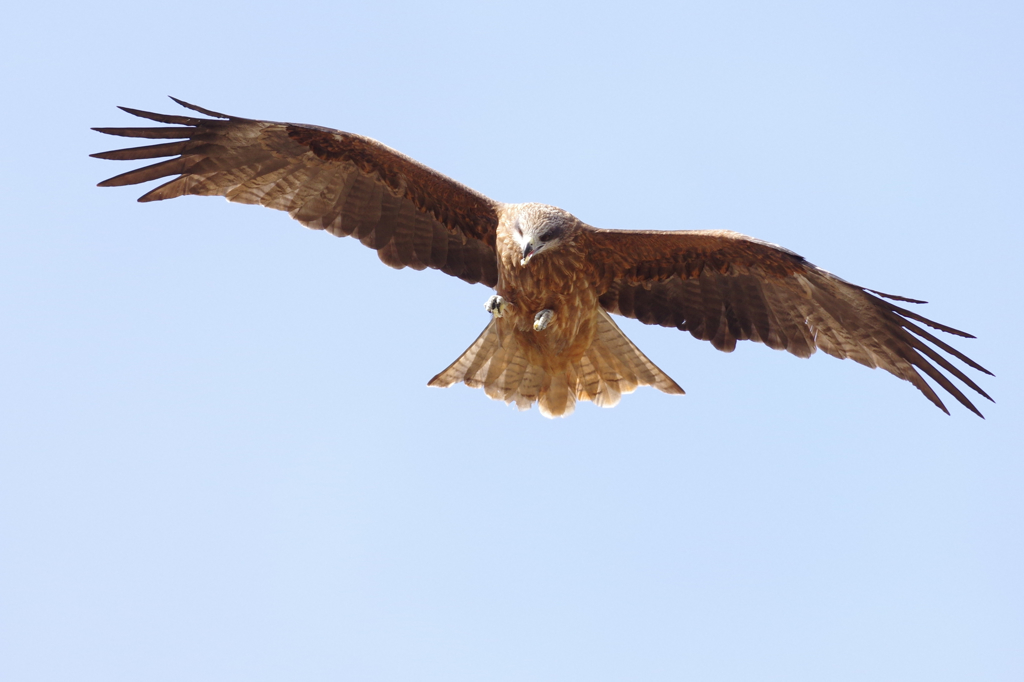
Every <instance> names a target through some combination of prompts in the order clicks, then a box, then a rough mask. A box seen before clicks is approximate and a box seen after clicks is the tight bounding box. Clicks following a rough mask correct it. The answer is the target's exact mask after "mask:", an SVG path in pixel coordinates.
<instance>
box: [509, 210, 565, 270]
mask: <svg viewBox="0 0 1024 682" xmlns="http://www.w3.org/2000/svg"><path fill="white" fill-rule="evenodd" d="M502 222H503V223H505V226H506V229H507V230H508V234H509V236H510V237H511V238H512V241H514V242H515V243H516V245H517V246H518V247H519V250H520V253H521V260H520V263H519V264H520V265H523V266H525V265H526V264H527V263H529V262H530V261H531V260H533V258H534V257H535V256H536V255H537V254H539V253H544V252H547V251H551V250H553V249H556V248H558V246H559V245H560V244H562V243H563V242H564V241H565V240H566V239H567V238H569V237H570V236H571V235H572V234H573V233H574V232H575V228H576V226H577V225H578V224H579V221H578V220H577V219H576V217H575V216H573V215H572V214H571V213H569V212H567V211H563V210H562V209H560V208H557V207H555V206H548V205H546V204H515V205H512V206H507V207H506V209H505V215H504V216H503V217H502Z"/></svg>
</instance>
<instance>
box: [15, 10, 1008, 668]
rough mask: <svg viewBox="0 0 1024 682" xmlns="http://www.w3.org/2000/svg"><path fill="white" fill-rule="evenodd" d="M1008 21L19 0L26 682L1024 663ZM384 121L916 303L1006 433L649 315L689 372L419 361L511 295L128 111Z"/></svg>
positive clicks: (628, 213)
mask: <svg viewBox="0 0 1024 682" xmlns="http://www.w3.org/2000/svg"><path fill="white" fill-rule="evenodd" d="M1022 29H1024V9H1022V7H1021V5H1020V3H1012V2H984V1H977V0H975V1H973V2H938V3H936V2H900V1H896V2H894V1H892V0H887V1H886V2H828V3H811V2H784V3H757V2H747V3H744V2H730V1H725V2H715V3H672V4H665V5H641V6H633V5H622V6H612V5H596V6H595V5H593V4H589V3H588V4H582V3H581V4H579V5H559V6H549V5H548V4H546V3H536V4H534V3H523V2H521V3H516V4H514V5H509V6H507V7H505V8H497V7H496V6H492V5H490V4H487V5H485V4H484V3H441V4H436V5H433V6H428V5H426V4H424V3H397V2H396V3H369V2H367V3H359V4H358V5H357V4H355V3H319V4H318V3H309V4H306V5H304V6H301V7H299V6H295V7H289V6H288V5H287V4H282V3H264V2H261V1H260V0H256V1H254V2H248V3H229V4H224V3H217V2H191V1H188V0H186V1H184V2H177V3H171V4H168V3H137V2H135V3H125V2H108V3H104V4H103V5H102V6H99V5H96V6H93V5H87V4H77V3H75V4H66V5H61V4H59V3H58V4H56V5H54V4H40V3H20V4H17V5H16V6H12V7H10V8H8V9H7V10H5V12H4V28H3V30H2V34H3V39H2V40H0V58H2V59H0V64H2V66H0V92H2V93H3V101H4V106H3V108H2V111H3V113H2V114H0V116H2V121H3V129H4V135H5V143H4V154H3V158H2V160H0V181H2V187H3V196H4V199H5V201H4V202H3V203H4V211H5V218H4V221H3V222H4V225H3V229H2V230H0V678H2V679H4V680H12V681H14V680H18V681H19V682H21V681H36V680H39V681H42V680H46V681H51V680H52V681H58V680H60V681H65V680H77V681H87V680H89V681H91V680H96V681H102V682H121V681H126V682H127V681H129V680H130V681H133V682H134V681H136V680H147V681H154V682H155V681H162V680H167V681H171V680H173V681H180V680H190V681H191V680H195V681H202V680H216V681H218V682H228V681H234V680H238V681H245V682H256V681H261V680H304V681H316V680H352V681H359V682H362V681H370V682H376V681H381V682H385V681H392V680H394V681H407V680H417V681H423V680H439V681H444V682H461V681H464V680H465V681H474V682H475V681H480V680H487V681H491V680H494V681H510V682H512V681H519V680H530V681H548V680H551V681H555V680H581V681H582V680H585V681H587V682H604V681H620V680H621V681H626V680H630V681H632V680H644V681H645V682H660V681H662V680H665V681H669V680H672V681H676V680H723V681H725V680H727V681H732V680H753V681H757V682H764V681H766V680H785V681H787V682H799V681H808V682H820V681H821V680H828V681H829V682H836V681H847V680H849V681H863V680H899V681H901V682H905V681H907V680H927V681H928V682H941V681H945V680H950V681H953V680H956V681H961V680H968V679H974V680H997V681H1002V680H1007V681H1010V680H1021V679H1024V647H1022V643H1024V588H1022V580H1021V576H1022V575H1024V541H1022V538H1024V534H1022V520H1024V513H1022V512H1024V502H1022V495H1021V490H1022V487H1024V486H1022V484H1024V480H1022V479H1024V428H1022V424H1021V419H1022V417H1024V405H1022V400H1021V397H1020V394H1021V388H1022V374H1024V372H1022V366H1021V362H1020V360H1019V357H1020V349H1019V345H1020V338H1021V336H1022V332H1024V330H1022V323H1021V311H1022V304H1021V301H1020V298H1019V296H1020V288H1021V287H1020V269H1021V264H1020V258H1021V257H1020V254H1021V253H1022V247H1024V244H1022V238H1021V225H1022V218H1024V202H1022V196H1024V191H1022V190H1024V89H1022V87H1021V85H1022V81H1021V73H1022V72H1024V40H1022V39H1021V36H1022V34H1024V30H1022ZM166 95H174V96H177V97H181V98H184V99H186V100H189V101H193V102H195V103H197V104H200V105H202V106H206V107H209V108H212V109H215V110H220V111H225V112H228V113H231V114H236V115H241V116H250V117H256V118H269V119H275V120H288V121H296V122H303V123H316V124H320V125H325V126H330V127H336V128H341V129H344V130H350V131H353V132H358V133H361V134H365V135H369V136H371V137H374V138H376V139H379V140H381V141H383V142H385V143H386V144H388V145H391V146H392V147H395V148H396V149H399V150H401V151H403V152H405V153H407V154H409V155H410V156H412V157H414V158H416V159H418V160H420V161H422V162H424V163H426V164H428V165H430V166H433V167H435V168H437V169H439V170H441V171H442V172H445V173H447V174H449V175H451V176H452V177H454V178H456V179H458V180H460V181H462V182H464V183H466V184H468V185H470V186H472V187H474V188H475V189H478V190H480V191H482V192H484V193H485V194H487V195H489V196H491V197H493V198H495V199H498V200H502V201H541V202H546V203H552V204H556V205H559V206H562V207H564V208H566V209H567V210H569V211H571V212H573V213H575V214H576V215H578V216H579V217H580V218H581V219H583V220H585V221H587V222H589V223H591V224H593V225H597V226H600V227H610V228H626V229H628V228H634V229H635V228H647V229H651V228H655V229H696V228H722V229H732V230H737V231H740V232H744V233H747V234H751V235H754V236H757V237H760V238H762V239H766V240H769V241H772V242H776V243H779V244H782V245H784V246H786V247H788V248H791V249H793V250H795V251H796V252H798V253H800V254H802V255H804V256H806V257H807V258H808V259H810V260H811V261H813V262H815V263H817V264H819V265H820V266H822V267H824V268H826V269H828V270H830V271H832V272H835V273H836V274H838V275H840V276H842V277H844V278H846V279H848V280H851V281H853V282H856V283H858V284H862V285H865V286H869V287H871V288H876V289H880V290H882V291H888V292H892V293H896V294H903V295H906V296H912V297H916V298H923V299H926V300H929V301H931V304H930V305H928V306H926V307H925V309H924V310H923V311H922V312H924V313H925V314H927V315H928V316H929V317H932V318H934V319H936V320H939V321H941V322H944V323H947V324H950V325H953V326H956V327H959V328H962V329H965V330H967V331H970V332H972V333H974V334H976V335H977V336H978V339H977V340H960V341H957V343H956V345H957V346H958V347H959V348H961V349H962V350H964V351H966V352H967V353H968V354H969V355H971V356H972V357H973V358H975V359H976V360H978V361H979V362H980V363H982V364H983V365H985V366H987V367H989V368H990V369H992V370H993V371H994V372H995V373H996V375H997V377H996V378H994V379H992V378H989V377H983V378H982V379H981V383H982V385H983V387H984V388H985V389H986V390H988V391H989V392H990V393H991V394H992V395H993V396H994V397H995V398H996V400H997V401H998V402H997V404H995V405H992V404H990V403H987V402H984V401H983V403H979V406H980V407H981V409H982V410H983V411H984V412H985V414H986V416H987V420H984V421H983V420H981V419H978V418H977V417H975V416H973V415H972V414H970V413H969V412H967V411H966V410H964V409H962V408H960V407H959V406H957V405H955V403H952V404H951V410H952V412H953V414H952V416H950V417H947V416H946V415H944V414H942V413H941V412H939V411H938V410H936V409H935V408H934V407H932V406H931V405H930V404H929V403H928V402H927V401H926V400H925V399H924V398H922V397H921V396H920V395H919V394H918V392H917V391H916V390H914V389H913V388H912V387H911V386H910V385H909V384H906V383H904V382H900V381H898V380H896V379H895V378H893V377H891V376H889V375H886V374H883V373H882V372H879V371H870V370H868V369H866V368H864V367H861V366H859V365H856V364H854V363H852V362H840V361H837V360H834V359H832V358H829V357H827V356H824V355H821V354H819V355H818V356H815V357H814V358H812V359H810V360H799V359H797V358H794V357H791V356H788V355H786V354H784V353H779V352H775V351H771V350H768V349H765V348H763V347H758V346H754V345H752V344H744V345H741V346H740V348H738V349H737V350H736V352H734V353H732V354H724V353H719V352H717V351H715V350H714V349H713V348H712V347H711V346H710V345H709V344H702V343H700V342H697V341H696V340H694V339H693V338H692V337H690V336H689V335H688V334H684V333H678V332H672V331H669V330H665V329H660V328H645V327H642V325H639V324H636V323H633V322H631V321H624V322H623V328H624V329H625V330H626V332H627V333H628V334H629V335H630V337H631V338H633V339H634V340H635V341H636V343H637V344H638V345H639V346H640V348H642V349H643V350H644V351H645V352H646V353H647V354H648V355H649V356H650V357H651V359H652V360H654V361H655V362H656V363H658V364H659V365H660V366H661V367H662V368H664V369H665V370H666V371H667V372H668V373H669V374H670V375H671V376H672V377H673V378H674V379H676V380H677V381H678V382H679V384H680V385H682V386H683V388H685V389H686V390H687V395H686V396H681V397H676V396H667V395H664V394H660V393H657V392H656V391H654V390H651V389H641V390H639V391H638V392H637V393H635V394H633V395H631V396H626V397H625V398H624V399H623V401H622V403H621V404H620V405H619V406H618V407H616V408H615V409H613V410H600V409H597V408H594V407H593V406H591V405H589V404H582V405H580V407H579V409H578V410H577V412H576V414H575V415H573V416H572V417H570V418H569V419H567V420H558V421H550V420H546V419H544V418H542V417H541V416H540V415H539V413H538V412H537V411H536V410H533V411H531V412H526V413H519V412H516V411H515V410H514V409H513V408H510V407H506V406H505V405H504V404H502V403H497V402H493V401H490V400H488V399H486V398H485V396H484V395H483V394H482V392H481V391H474V390H471V389H467V388H465V387H463V386H460V387H456V388H453V389H448V390H443V391H442V390H437V389H429V388H427V387H426V382H427V380H428V379H429V378H430V377H431V376H433V375H434V374H435V373H436V372H437V371H439V370H441V369H443V368H444V367H445V366H446V365H447V364H448V363H449V362H451V361H452V360H453V359H454V358H455V357H457V356H458V355H459V353H461V352H462V350H463V349H464V348H465V347H466V346H467V345H468V344H469V343H470V342H471V341H472V340H473V339H474V338H475V336H476V334H477V333H478V332H479V331H480V329H482V328H483V326H484V324H485V323H486V315H485V313H484V311H483V308H482V304H483V302H484V301H485V300H486V298H487V296H488V295H489V293H490V292H489V291H488V290H487V289H485V288H483V287H481V286H476V287H472V286H469V285H466V284H464V283H462V282H460V281H458V280H454V279H451V278H448V277H445V276H444V275H442V274H440V273H437V272H413V271H401V272H399V271H394V270H390V269H389V268H387V267H385V266H383V265H382V264H381V263H380V262H379V261H378V260H377V257H376V256H375V254H373V253H372V252H371V251H369V250H367V249H365V248H363V247H362V246H360V245H359V244H358V243H357V242H356V241H354V240H339V239H336V238H334V237H331V236H329V235H325V234H322V233H316V232H312V231H309V230H305V229H303V228H302V227H301V226H299V225H298V224H297V223H294V222H292V221H290V220H289V219H288V218H287V216H285V215H284V214H280V213H274V212H271V211H268V210H265V209H259V208H254V207H248V206H238V205H233V204H229V203H227V202H225V201H223V200H220V199H207V198H194V197H190V198H185V199H176V200H174V201H169V202H164V203H158V204H146V205H142V204H137V203H136V202H135V198H136V197H137V196H139V195H140V194H141V193H142V192H143V191H145V190H144V189H140V188H129V189H97V188H96V187H95V184H96V182H98V181H100V180H102V179H104V178H106V177H109V176H111V175H113V174H116V173H119V172H122V171H123V170H126V169H127V168H128V167H130V165H129V164H123V163H122V164H118V163H114V162H108V161H99V160H96V159H90V158H88V157H87V155H88V154H89V153H91V152H97V151H103V150H106V149H113V148H118V147H120V146H124V145H123V144H122V143H123V142H125V141H124V140H118V139H115V138H109V137H105V136H102V135H99V134H97V133H94V132H91V131H90V130H89V128H90V127H91V126H116V125H128V124H130V123H131V122H132V120H131V117H129V116H127V115H126V114H123V113H121V112H120V111H118V110H116V109H115V108H114V105H117V104H123V105H127V106H132V107H138V108H143V109H151V110H158V111H167V112H175V113H176V105H174V104H173V103H172V102H171V101H170V100H168V99H166Z"/></svg>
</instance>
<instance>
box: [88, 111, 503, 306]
mask: <svg viewBox="0 0 1024 682" xmlns="http://www.w3.org/2000/svg"><path fill="white" fill-rule="evenodd" d="M172 99H173V98H172ZM174 101H176V102H178V103H179V104H181V105H182V106H184V107H187V108H189V109H192V110H194V111H197V112H199V113H201V114H205V115H207V116H211V117H213V118H193V117H191V116H170V115H164V114H154V113H150V112H146V111H138V110H136V109H127V108H125V107H121V109H123V110H124V111H127V112H128V113H129V114H134V115H135V116H140V117H142V118H147V119H150V120H153V121H159V122H160V123H169V124H171V125H172V126H173V127H158V128H94V130H97V131H99V132H101V133H106V134H108V135H120V136H121V137H136V138H145V139H151V140H166V139H180V140H182V141H179V142H167V143H163V144H156V145H151V146H146V147H135V148H132V149H121V150H117V151H111V152H103V153H100V154H93V155H92V156H94V157H96V158H100V159H113V160H117V161H134V160H137V159H157V158H162V157H166V156H173V157H175V158H172V159H168V160H166V161H161V162H159V163H156V164H153V165H151V166H146V167H144V168H139V169H136V170H133V171H129V172H127V173H124V174H122V175H118V176H117V177H113V178H110V179H109V180H104V181H103V182H101V183H100V187H118V186H121V185H135V184H138V183H141V182H148V181H150V180H156V179H157V178H164V177H168V176H171V175H176V176H178V177H177V178H175V179H173V180H171V181H169V182H166V183H164V184H163V185H160V186H159V187H157V188H156V189H154V190H152V191H150V192H149V193H147V194H144V195H143V196H142V197H140V198H139V201H160V200H162V199H172V198H174V197H179V196H182V195H185V194H200V195H217V196H223V197H227V199H228V200H229V201H238V202H241V203H244V204H260V205H263V206H266V207H268V208H276V209H278V210H282V211H288V213H289V214H290V215H291V217H293V218H295V219H296V220H298V221H299V222H300V223H302V224H303V225H305V226H306V227H310V228H313V229H316V230H327V231H328V232H330V233H331V234H334V235H337V236H339V237H349V236H352V237H355V238H356V239H358V240H359V241H361V242H362V243H363V244H365V245H366V246H369V247H370V248H372V249H375V250H376V251H377V254H378V255H379V256H380V259H381V260H382V261H384V262H385V263H386V264H388V265H390V266H391V267H394V268H403V267H411V268H414V269H416V270H422V269H424V268H435V269H438V270H441V271H442V272H445V273H447V274H449V275H453V276H455V277H458V278H460V279H463V280H465V281H467V282H470V283H476V282H483V283H484V284H486V285H488V286H491V287H493V286H495V285H496V284H497V282H498V271H497V256H496V253H495V231H496V229H497V225H498V218H497V214H496V207H497V206H498V203H497V202H495V201H492V200H491V199H488V198H487V197H485V196H484V195H482V194H479V193H477V192H474V191H473V190H471V189H469V188H468V187H465V186H464V185H461V184H459V183H458V182H455V181H454V180H452V179H451V178H448V177H446V176H444V175H442V174H440V173H438V172H437V171H435V170H433V169H431V168H428V167H426V166H424V165H422V164H420V163H418V162H416V161H414V160H412V159H410V158H409V157H407V156H404V155H403V154H400V153H398V152H396V151H395V150H393V149H391V148H389V147H386V146H384V145H383V144H381V143H379V142H377V141H376V140H371V139H369V138H367V137H361V136H359V135H353V134H351V133H344V132H341V131H337V130H331V129H329V128H320V127H317V126H309V125H299V124H294V123H274V122H272V121H254V120H250V119H246V118H238V117H236V116H226V115H224V114H218V113H217V112H214V111H208V110H206V109H202V108H200V107H197V106H194V105H191V104H187V103H186V102H182V101H181V100H177V99H175V100H174Z"/></svg>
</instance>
